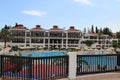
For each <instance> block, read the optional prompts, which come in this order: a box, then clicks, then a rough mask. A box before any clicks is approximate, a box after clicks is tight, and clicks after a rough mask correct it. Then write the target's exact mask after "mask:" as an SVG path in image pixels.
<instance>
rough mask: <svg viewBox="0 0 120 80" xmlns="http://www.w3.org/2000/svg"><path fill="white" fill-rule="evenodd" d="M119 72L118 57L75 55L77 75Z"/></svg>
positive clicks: (119, 62) (119, 63)
mask: <svg viewBox="0 0 120 80" xmlns="http://www.w3.org/2000/svg"><path fill="white" fill-rule="evenodd" d="M119 70H120V55H119V54H107V55H77V72H76V73H77V75H81V74H91V73H100V72H110V71H119Z"/></svg>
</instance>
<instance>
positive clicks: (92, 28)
mask: <svg viewBox="0 0 120 80" xmlns="http://www.w3.org/2000/svg"><path fill="white" fill-rule="evenodd" d="M91 32H92V33H94V26H93V25H92V26H91Z"/></svg>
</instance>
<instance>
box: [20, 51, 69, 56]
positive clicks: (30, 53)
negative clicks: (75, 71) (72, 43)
mask: <svg viewBox="0 0 120 80" xmlns="http://www.w3.org/2000/svg"><path fill="white" fill-rule="evenodd" d="M66 54H67V52H36V51H34V52H27V53H22V56H29V55H31V56H32V57H47V56H63V55H66Z"/></svg>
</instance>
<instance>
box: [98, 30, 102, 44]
mask: <svg viewBox="0 0 120 80" xmlns="http://www.w3.org/2000/svg"><path fill="white" fill-rule="evenodd" d="M101 37H102V33H100V32H99V33H98V43H99V44H101V41H100V39H101Z"/></svg>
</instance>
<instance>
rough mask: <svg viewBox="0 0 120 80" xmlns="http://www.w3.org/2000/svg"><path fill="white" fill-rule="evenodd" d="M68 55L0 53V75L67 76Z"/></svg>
mask: <svg viewBox="0 0 120 80" xmlns="http://www.w3.org/2000/svg"><path fill="white" fill-rule="evenodd" d="M68 60H69V59H68V56H55V57H20V56H8V55H1V63H2V66H1V76H2V78H3V79H5V78H8V79H9V78H10V79H13V80H17V79H22V80H26V79H28V80H31V79H32V80H46V79H48V80H49V79H52V78H65V77H67V76H68V63H69V62H68Z"/></svg>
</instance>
